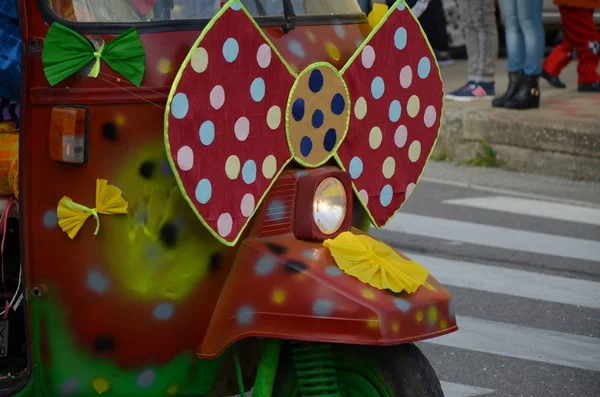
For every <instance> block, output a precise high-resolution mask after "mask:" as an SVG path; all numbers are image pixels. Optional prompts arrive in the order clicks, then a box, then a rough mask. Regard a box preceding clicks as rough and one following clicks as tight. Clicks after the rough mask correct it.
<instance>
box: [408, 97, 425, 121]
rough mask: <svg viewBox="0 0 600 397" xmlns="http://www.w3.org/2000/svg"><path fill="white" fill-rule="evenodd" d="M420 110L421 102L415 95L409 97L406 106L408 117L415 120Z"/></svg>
mask: <svg viewBox="0 0 600 397" xmlns="http://www.w3.org/2000/svg"><path fill="white" fill-rule="evenodd" d="M420 109H421V101H420V100H419V97H418V96H416V95H413V96H411V97H410V98H409V99H408V104H407V105H406V110H407V113H408V115H409V116H410V117H412V118H415V117H417V114H419V110H420Z"/></svg>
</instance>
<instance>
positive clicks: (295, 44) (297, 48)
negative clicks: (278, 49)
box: [288, 39, 305, 58]
mask: <svg viewBox="0 0 600 397" xmlns="http://www.w3.org/2000/svg"><path fill="white" fill-rule="evenodd" d="M288 48H289V49H290V51H291V52H292V54H294V55H296V56H298V57H300V58H304V56H305V53H304V47H302V44H300V42H299V41H298V40H293V39H292V40H290V42H289V44H288Z"/></svg>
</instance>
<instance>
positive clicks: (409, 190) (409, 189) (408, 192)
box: [404, 183, 415, 198]
mask: <svg viewBox="0 0 600 397" xmlns="http://www.w3.org/2000/svg"><path fill="white" fill-rule="evenodd" d="M414 188H415V184H414V183H409V184H408V185H406V193H405V194H404V195H405V197H406V198H408V197H409V196H410V195H411V194H412V192H413V189H414Z"/></svg>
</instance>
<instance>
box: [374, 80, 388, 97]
mask: <svg viewBox="0 0 600 397" xmlns="http://www.w3.org/2000/svg"><path fill="white" fill-rule="evenodd" d="M384 92H385V83H384V82H383V79H382V78H381V77H375V78H374V79H373V81H372V82H371V95H373V98H375V99H379V98H381V97H382V96H383V93H384Z"/></svg>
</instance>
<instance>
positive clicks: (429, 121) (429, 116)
mask: <svg viewBox="0 0 600 397" xmlns="http://www.w3.org/2000/svg"><path fill="white" fill-rule="evenodd" d="M423 118H424V121H425V126H426V127H427V128H429V127H431V126H433V125H434V124H435V120H436V118H437V112H436V110H435V108H434V107H433V106H427V109H425V116H424V117H423Z"/></svg>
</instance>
